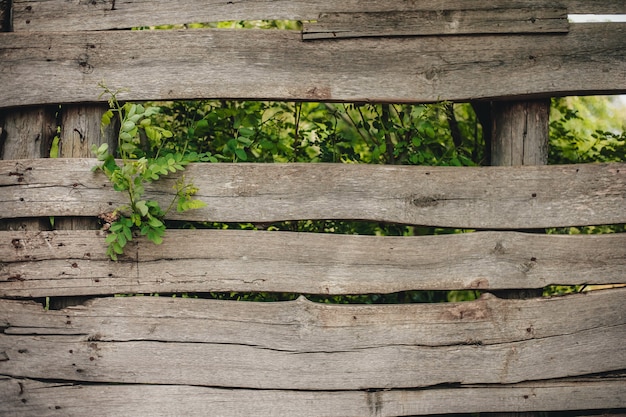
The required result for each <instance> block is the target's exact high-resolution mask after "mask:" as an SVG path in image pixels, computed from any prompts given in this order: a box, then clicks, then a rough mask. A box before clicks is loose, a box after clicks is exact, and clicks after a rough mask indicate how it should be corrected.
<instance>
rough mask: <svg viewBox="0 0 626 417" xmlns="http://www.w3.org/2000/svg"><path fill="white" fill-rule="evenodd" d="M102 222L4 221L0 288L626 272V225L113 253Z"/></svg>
mask: <svg viewBox="0 0 626 417" xmlns="http://www.w3.org/2000/svg"><path fill="white" fill-rule="evenodd" d="M105 236H106V233H105V232H98V231H56V232H20V231H15V232H0V253H1V254H2V255H0V296H3V297H7V296H10V297H45V296H67V295H102V294H115V293H173V292H216V291H217V292H230V291H240V292H264V291H270V292H292V293H300V294H302V293H305V294H307V293H308V294H333V295H334V294H368V293H392V292H398V291H404V290H456V289H480V290H486V289H492V290H493V289H514V288H543V287H545V286H547V285H549V284H560V285H581V284H609V283H613V284H614V283H626V233H621V234H614V235H588V236H566V235H565V236H564V235H560V236H558V235H538V234H524V233H513V232H477V233H467V234H461V235H441V236H421V237H377V236H353V235H343V236H342V235H330V234H314V233H293V232H262V231H234V230H168V232H167V235H166V239H165V242H164V243H163V244H162V245H160V246H155V245H153V244H152V243H151V242H148V241H147V240H146V239H145V238H139V239H137V243H138V245H137V246H135V245H134V244H131V245H130V246H129V247H128V248H127V250H126V253H127V255H125V256H122V257H120V261H119V262H111V261H110V260H109V259H108V257H107V256H106V254H105V249H106V244H105V242H104V237H105Z"/></svg>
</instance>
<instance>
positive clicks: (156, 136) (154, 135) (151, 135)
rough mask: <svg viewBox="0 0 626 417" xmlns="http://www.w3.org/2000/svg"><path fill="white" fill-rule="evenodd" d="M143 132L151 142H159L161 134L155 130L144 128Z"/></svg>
mask: <svg viewBox="0 0 626 417" xmlns="http://www.w3.org/2000/svg"><path fill="white" fill-rule="evenodd" d="M144 131H145V132H146V136H148V139H150V140H151V141H153V142H157V141H159V140H161V134H160V133H159V131H158V130H157V129H155V128H154V127H152V126H144Z"/></svg>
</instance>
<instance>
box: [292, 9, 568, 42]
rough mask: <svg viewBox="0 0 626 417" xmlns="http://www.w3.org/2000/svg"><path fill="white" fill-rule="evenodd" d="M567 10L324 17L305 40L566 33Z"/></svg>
mask: <svg viewBox="0 0 626 417" xmlns="http://www.w3.org/2000/svg"><path fill="white" fill-rule="evenodd" d="M568 31H569V23H568V20H567V9H565V8H558V7H552V8H545V9H544V8H528V9H506V8H502V9H489V10H438V11H430V10H426V11H388V12H354V13H322V14H320V16H319V18H318V19H317V20H316V21H313V22H303V26H302V39H303V40H315V39H344V38H358V37H382V36H425V35H470V34H471V35H484V34H495V33H499V34H513V33H518V34H519V33H535V34H538V33H567V32H568Z"/></svg>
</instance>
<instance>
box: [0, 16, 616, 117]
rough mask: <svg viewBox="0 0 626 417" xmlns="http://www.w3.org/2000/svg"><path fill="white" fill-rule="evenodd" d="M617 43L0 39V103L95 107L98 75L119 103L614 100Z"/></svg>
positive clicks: (583, 39)
mask: <svg viewBox="0 0 626 417" xmlns="http://www.w3.org/2000/svg"><path fill="white" fill-rule="evenodd" d="M625 44H626V25H624V24H620V23H603V24H580V25H575V26H574V25H572V28H571V30H570V33H569V34H568V35H566V36H560V35H510V36H499V35H485V36H480V37H472V36H446V37H444V38H442V37H412V38H385V39H369V38H361V39H345V40H342V41H341V42H334V41H320V42H302V41H301V34H300V33H299V32H291V31H279V30H276V31H270V30H265V31H262V30H208V29H207V30H201V29H198V30H193V31H191V30H187V31H185V30H180V31H110V32H61V33H39V32H34V33H28V32H27V33H0V62H1V64H0V85H2V86H3V88H2V89H0V106H3V107H7V106H19V105H28V104H34V103H41V104H44V103H68V102H90V101H96V100H98V96H99V94H100V92H101V91H100V90H99V88H98V83H99V82H100V81H102V80H103V79H104V80H106V82H107V83H108V85H109V86H110V87H112V88H121V87H124V88H128V90H129V92H128V93H125V94H120V97H119V98H120V99H121V100H171V99H186V98H231V99H279V100H309V101H361V102H367V101H376V102H434V101H440V100H452V101H462V100H470V99H479V98H497V97H510V96H523V97H528V96H542V97H549V96H552V95H555V94H577V95H582V94H597V93H609V94H619V93H624V92H626V77H625V76H624V73H625V72H626V59H625V58H624V50H623V47H624V45H625ZM235 51H236V52H235ZM16 74H19V77H18V76H16ZM105 99H106V98H105V97H102V98H100V100H105Z"/></svg>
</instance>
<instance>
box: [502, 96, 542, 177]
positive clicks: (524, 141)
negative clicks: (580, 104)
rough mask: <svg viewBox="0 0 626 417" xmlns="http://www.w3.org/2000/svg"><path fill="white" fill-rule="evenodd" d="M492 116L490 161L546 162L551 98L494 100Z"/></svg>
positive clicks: (505, 162) (522, 163)
mask: <svg viewBox="0 0 626 417" xmlns="http://www.w3.org/2000/svg"><path fill="white" fill-rule="evenodd" d="M492 117H493V123H492V128H491V132H492V134H493V137H492V138H491V163H492V165H499V166H516V165H546V164H547V163H548V141H549V136H550V135H549V133H550V100H536V101H521V102H515V101H514V102H499V103H495V104H494V105H493V109H492Z"/></svg>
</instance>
